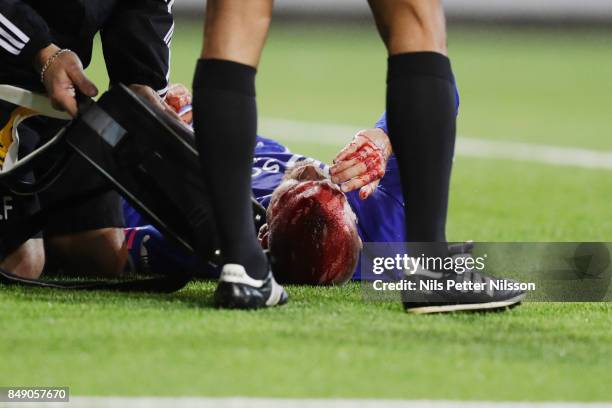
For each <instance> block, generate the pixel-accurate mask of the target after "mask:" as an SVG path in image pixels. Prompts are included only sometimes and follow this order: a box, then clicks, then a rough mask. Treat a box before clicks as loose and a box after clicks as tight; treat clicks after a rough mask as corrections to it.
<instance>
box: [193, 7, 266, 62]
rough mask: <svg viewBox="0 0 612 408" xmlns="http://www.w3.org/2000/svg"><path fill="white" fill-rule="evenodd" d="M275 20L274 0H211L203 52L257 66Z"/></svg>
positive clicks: (206, 54)
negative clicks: (273, 17)
mask: <svg viewBox="0 0 612 408" xmlns="http://www.w3.org/2000/svg"><path fill="white" fill-rule="evenodd" d="M271 20H272V0H249V1H244V0H221V1H219V0H209V1H208V3H207V7H206V27H205V35H204V46H203V49H202V56H203V57H204V58H216V59H224V60H229V61H235V62H239V63H242V64H246V65H250V66H253V67H257V65H259V58H260V56H261V50H262V49H263V46H264V43H265V40H266V36H267V35H268V29H269V27H270V22H271Z"/></svg>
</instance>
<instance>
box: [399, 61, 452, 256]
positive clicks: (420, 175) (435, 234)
mask: <svg viewBox="0 0 612 408" xmlns="http://www.w3.org/2000/svg"><path fill="white" fill-rule="evenodd" d="M388 64H389V65H388V72H387V123H388V127H389V138H390V139H391V144H392V146H393V150H394V152H395V155H396V156H397V160H398V163H399V168H400V174H401V179H402V190H403V193H404V201H405V210H406V230H407V238H408V241H410V242H438V243H441V244H440V245H429V246H428V245H425V246H423V252H425V255H428V256H445V254H446V244H445V242H446V233H445V228H446V212H447V208H448V190H449V182H450V174H451V165H452V160H453V153H454V148H455V131H456V126H455V121H456V103H457V102H456V95H455V86H454V78H453V74H452V70H451V66H450V61H449V59H448V58H447V57H445V56H444V55H442V54H438V53H434V52H415V53H406V54H399V55H393V56H391V57H389V61H388ZM442 243H443V244H442Z"/></svg>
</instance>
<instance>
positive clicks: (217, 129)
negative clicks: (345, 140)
mask: <svg viewBox="0 0 612 408" xmlns="http://www.w3.org/2000/svg"><path fill="white" fill-rule="evenodd" d="M255 74H256V70H255V68H253V67H250V66H248V65H243V64H239V63H236V62H231V61H223V60H213V59H201V60H199V61H198V65H197V67H196V72H195V77H194V80H193V113H194V126H195V134H196V142H197V147H198V151H199V152H200V158H201V162H202V167H203V170H204V177H205V179H206V181H207V184H208V186H209V189H210V194H211V196H212V207H213V212H214V216H215V222H216V225H217V229H218V233H219V238H220V241H221V242H220V245H221V253H222V257H223V262H224V263H237V264H240V265H243V266H244V267H245V268H246V270H247V273H248V274H249V276H251V277H252V278H254V279H261V278H263V277H265V276H266V274H267V272H268V264H267V259H266V257H265V255H264V253H263V251H262V249H261V246H260V245H259V242H258V241H257V237H256V235H255V229H254V228H255V227H254V224H253V209H252V207H251V201H250V198H251V172H252V165H253V153H254V149H255V137H256V132H257V107H256V103H255Z"/></svg>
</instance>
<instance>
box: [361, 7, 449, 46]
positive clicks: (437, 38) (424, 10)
mask: <svg viewBox="0 0 612 408" xmlns="http://www.w3.org/2000/svg"><path fill="white" fill-rule="evenodd" d="M370 6H371V8H372V11H373V13H374V17H375V19H376V25H377V27H378V30H379V32H380V35H381V37H382V39H383V41H384V42H385V45H386V46H387V49H388V51H389V54H391V55H394V54H400V53H404V52H419V51H433V52H438V53H441V54H444V55H446V54H447V52H448V51H447V45H446V21H445V18H444V9H443V6H442V3H441V1H440V0H370Z"/></svg>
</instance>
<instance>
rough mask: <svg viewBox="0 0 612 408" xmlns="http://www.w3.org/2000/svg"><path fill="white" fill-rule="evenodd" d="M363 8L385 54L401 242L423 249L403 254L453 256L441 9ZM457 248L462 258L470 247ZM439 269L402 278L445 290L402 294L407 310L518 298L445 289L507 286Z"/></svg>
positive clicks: (426, 4) (481, 305)
mask: <svg viewBox="0 0 612 408" xmlns="http://www.w3.org/2000/svg"><path fill="white" fill-rule="evenodd" d="M370 5H371V7H372V10H373V11H374V15H375V17H376V23H377V25H378V29H379V31H380V33H381V36H382V38H383V40H384V42H385V44H386V45H387V49H388V50H389V65H388V73H387V125H388V128H389V138H390V139H391V144H392V146H393V150H394V152H395V154H396V156H397V160H398V163H399V167H400V175H401V179H402V191H403V193H404V201H405V211H406V232H407V239H408V241H410V242H417V243H425V244H423V245H413V246H412V247H411V248H410V250H411V251H413V255H414V256H417V257H418V256H420V255H421V254H424V255H425V256H426V257H447V256H451V255H459V252H457V249H453V251H451V250H450V249H449V247H448V244H447V243H446V234H445V227H446V212H447V207H448V190H449V182H450V174H451V165H452V161H453V153H454V148H455V117H456V114H457V100H456V98H457V97H456V92H455V84H454V78H453V73H452V70H451V66H450V61H449V60H448V58H447V57H446V28H445V22H444V12H443V8H442V3H441V1H440V0H370ZM431 243H434V244H431ZM461 249H462V251H463V250H467V251H468V252H469V246H466V248H461ZM438 268H441V269H440V270H436V271H428V272H423V273H421V272H420V271H414V273H411V274H408V275H407V276H406V277H405V279H407V280H409V281H412V282H413V283H414V284H415V287H417V288H419V287H421V286H420V283H422V282H423V281H429V280H431V279H432V278H433V279H437V280H439V281H440V283H441V284H442V285H441V286H442V287H443V288H446V289H442V290H437V291H428V290H418V289H417V290H414V291H410V290H407V291H404V292H402V301H403V305H404V308H405V310H406V311H407V312H410V313H439V312H452V311H458V310H497V309H504V308H508V307H512V306H515V305H517V304H519V303H520V302H521V301H522V299H523V298H524V297H525V292H524V291H521V290H514V289H509V290H506V289H495V290H493V288H492V287H491V286H489V287H488V289H487V290H480V289H477V288H474V289H473V290H457V289H454V288H455V287H456V286H453V285H449V283H454V284H464V283H465V282H466V281H470V282H491V281H493V280H497V281H498V284H499V283H501V281H505V282H511V281H509V280H504V279H497V278H492V277H489V276H487V275H485V274H484V273H482V272H480V271H476V270H470V271H469V272H465V271H455V270H454V269H452V268H450V269H448V270H447V269H444V267H443V266H441V265H440V266H439V267H438ZM464 272H465V273H464ZM449 281H452V282H449ZM500 287H502V288H504V287H506V286H505V285H503V284H502V285H500ZM507 287H511V286H510V285H509V286H507ZM449 288H450V289H449Z"/></svg>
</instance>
